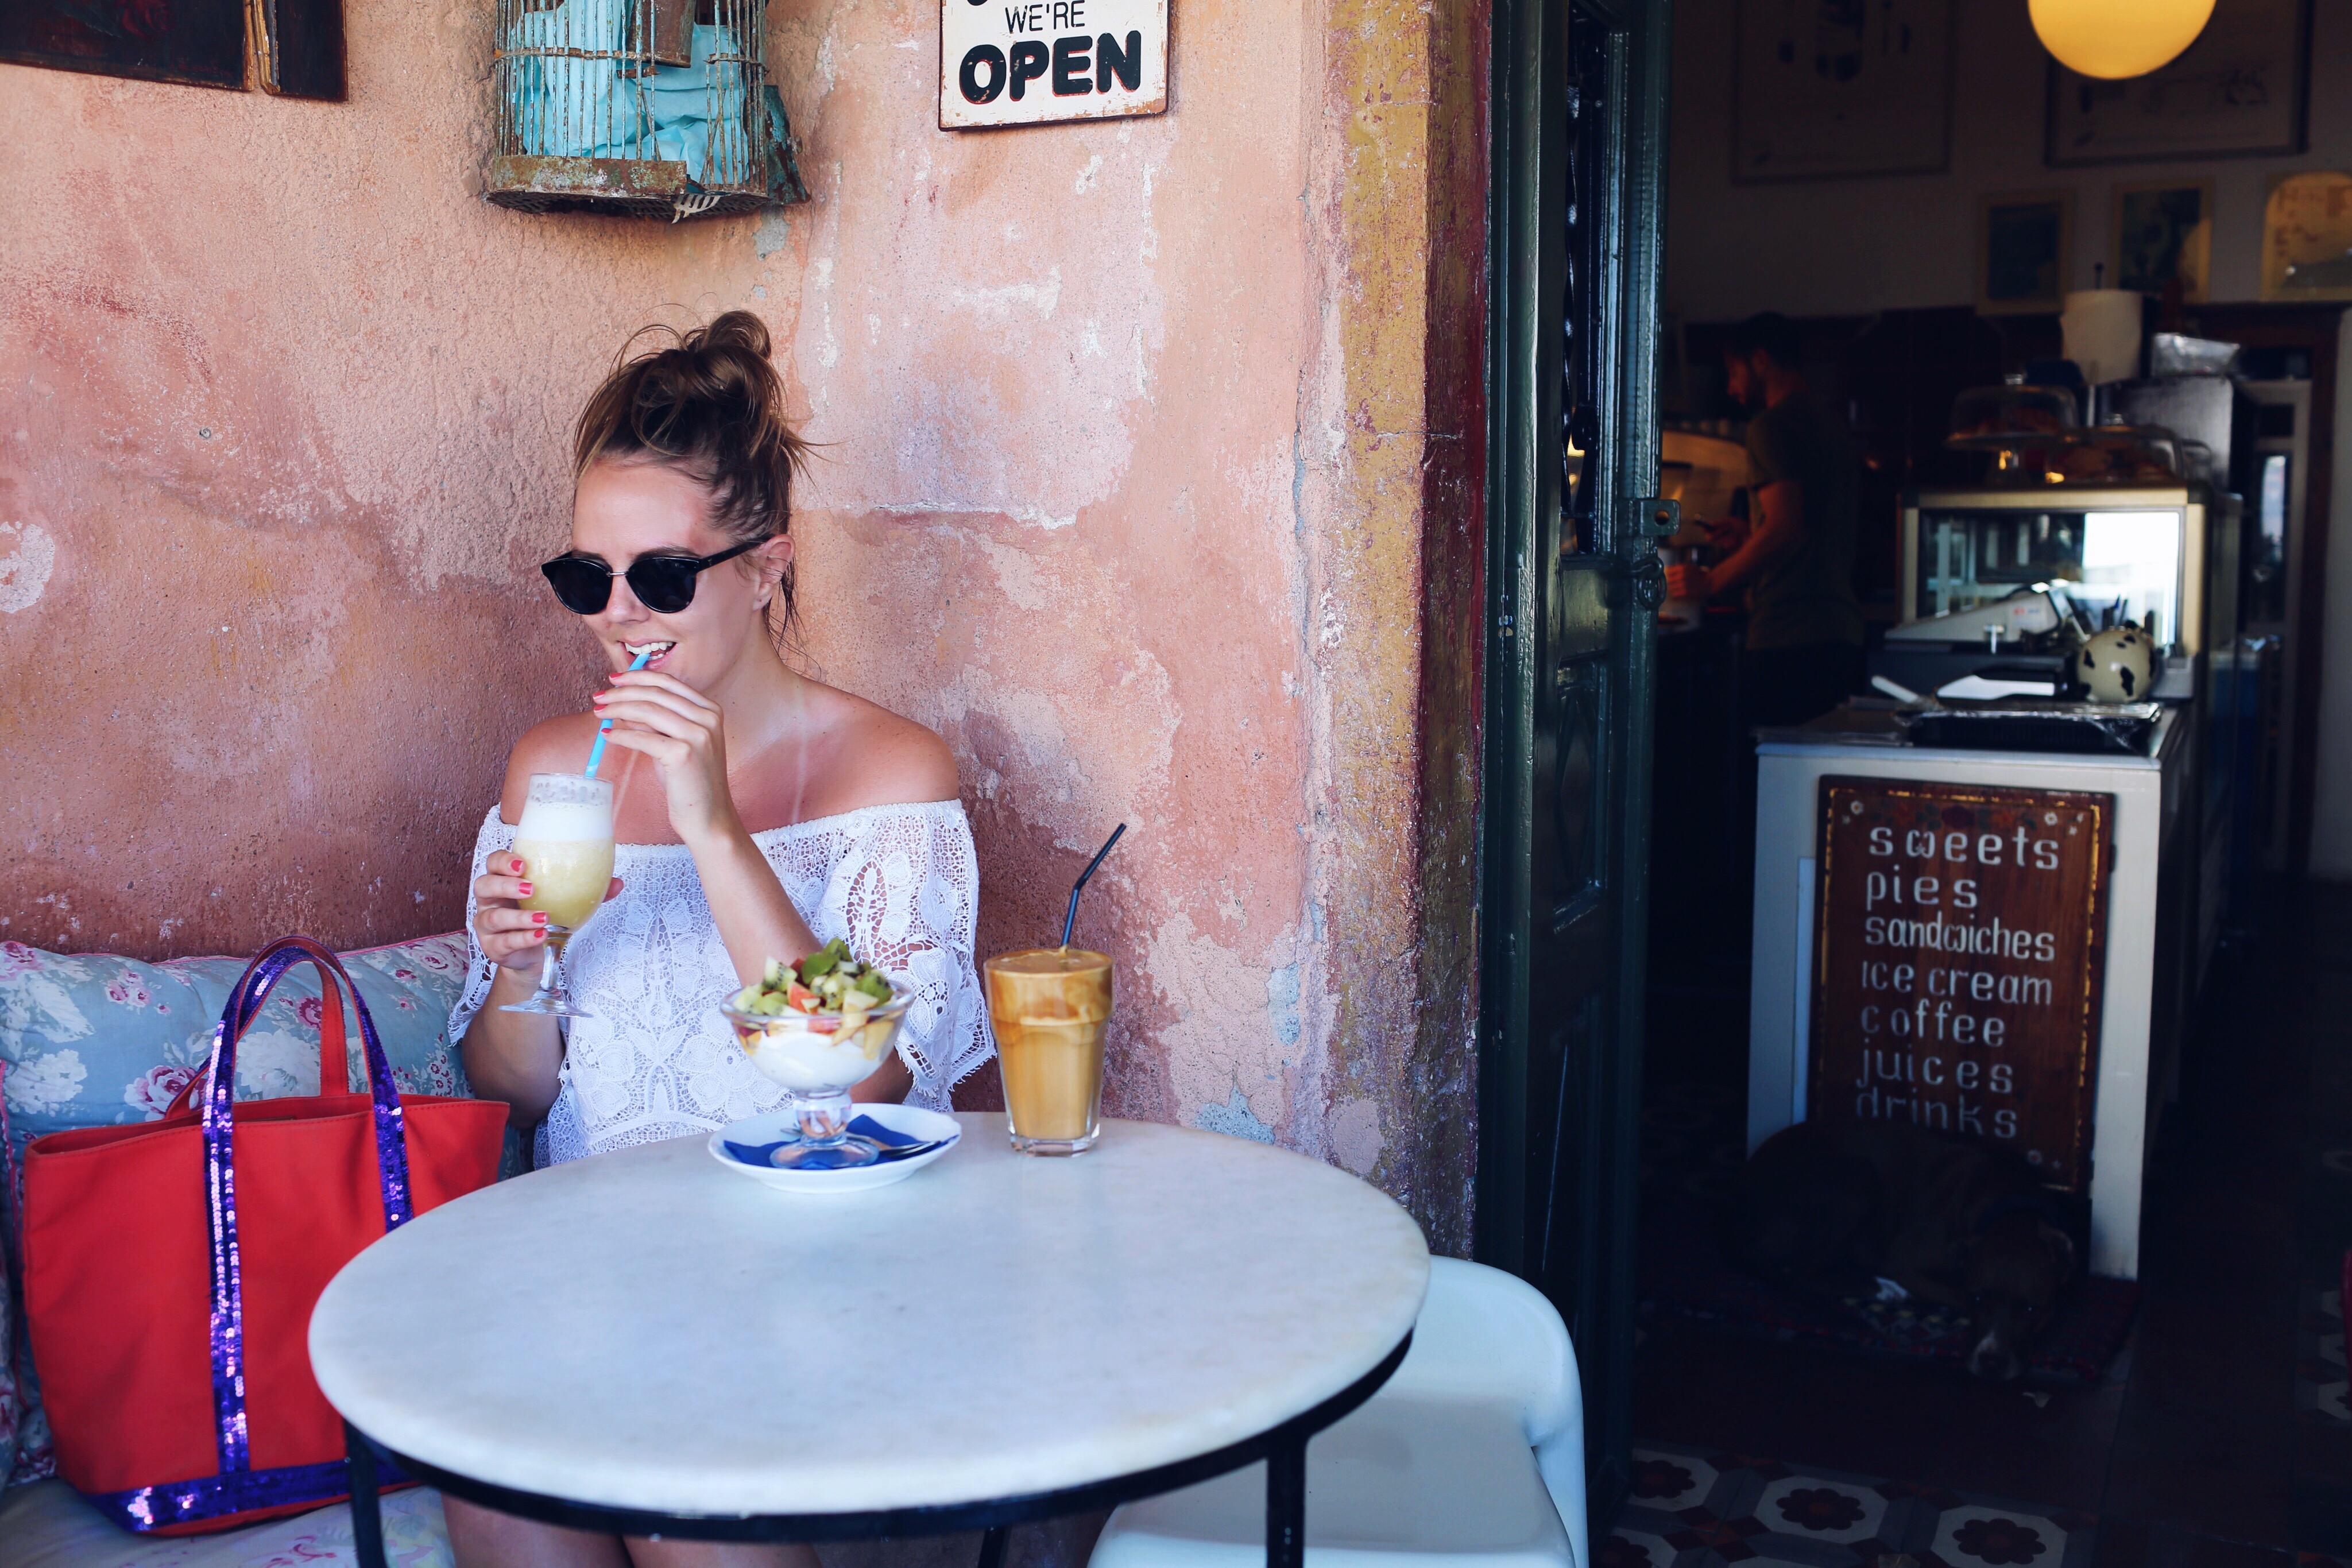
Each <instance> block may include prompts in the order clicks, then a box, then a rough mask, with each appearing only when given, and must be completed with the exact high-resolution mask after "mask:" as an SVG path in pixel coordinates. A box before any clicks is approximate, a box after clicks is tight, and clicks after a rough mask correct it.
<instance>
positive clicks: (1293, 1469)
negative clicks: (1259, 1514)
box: [1265, 1432, 1307, 1568]
mask: <svg viewBox="0 0 2352 1568" xmlns="http://www.w3.org/2000/svg"><path fill="white" fill-rule="evenodd" d="M1306 1562H1307V1434H1306V1433H1304V1432H1301V1433H1299V1434H1298V1436H1297V1439H1296V1440H1295V1441H1294V1440H1293V1439H1292V1438H1291V1437H1290V1435H1289V1434H1288V1433H1283V1434H1281V1435H1280V1436H1278V1437H1276V1439H1275V1444H1274V1449H1273V1451H1272V1452H1271V1453H1269V1454H1267V1455H1266V1457H1265V1568H1305V1564H1306Z"/></svg>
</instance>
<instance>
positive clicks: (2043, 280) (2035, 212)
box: [1977, 191, 2074, 316]
mask: <svg viewBox="0 0 2352 1568" xmlns="http://www.w3.org/2000/svg"><path fill="white" fill-rule="evenodd" d="M2072 277H2074V192H2072V191H2011V192H2005V193H1997V194H1994V195H1990V196H1986V197H1984V198H1983V199H1982V200H1981V201H1980V202H1979V203H1978V204H1977V314H1978V315H1979V316H2022V315H2028V314H2032V313H2035V312H2048V313H2052V314H2054V313H2056V312H2057V311H2060V310H2063V309H2064V308H2065V306H2066V287H2067V282H2068V280H2069V279H2070V278H2072Z"/></svg>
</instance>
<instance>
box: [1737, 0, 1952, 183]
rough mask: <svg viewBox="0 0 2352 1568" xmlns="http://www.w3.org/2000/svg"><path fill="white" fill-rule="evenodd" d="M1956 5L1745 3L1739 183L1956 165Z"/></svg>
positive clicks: (1740, 32) (1740, 37) (1841, 0)
mask: <svg viewBox="0 0 2352 1568" xmlns="http://www.w3.org/2000/svg"><path fill="white" fill-rule="evenodd" d="M1954 9H1955V7H1954V5H1953V0H1874V3H1873V4H1871V5H1854V4H1853V3H1852V0H1738V19H1737V23H1736V26H1735V32H1736V34H1737V37H1736V40H1735V43H1734V47H1733V64H1732V84H1731V99H1732V102H1731V178H1732V180H1733V182H1734V183H1740V184H1752V183H1763V182H1767V181H1774V180H1819V179H1838V178H1852V177H1855V176H1860V175H1868V174H1935V173H1941V172H1943V171H1944V170H1946V169H1948V168H1949V167H1950V166H1951V156H1952V53H1953V50H1952V26H1953V16H1954Z"/></svg>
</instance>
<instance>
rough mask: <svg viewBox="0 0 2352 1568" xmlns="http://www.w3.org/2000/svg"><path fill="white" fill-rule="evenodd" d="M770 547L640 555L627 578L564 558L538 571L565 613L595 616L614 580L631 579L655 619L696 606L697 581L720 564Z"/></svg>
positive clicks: (755, 543)
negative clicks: (713, 552)
mask: <svg viewBox="0 0 2352 1568" xmlns="http://www.w3.org/2000/svg"><path fill="white" fill-rule="evenodd" d="M767 542H768V541H767V540H765V539H753V540H752V541H751V543H750V544H747V545H737V546H736V547H735V548H734V549H723V550H720V551H719V553H718V554H717V555H706V556H691V555H641V556H639V557H638V558H637V559H635V560H633V561H631V562H630V563H629V570H626V571H624V572H615V571H614V570H613V569H612V568H611V567H609V566H606V565H605V564H604V562H603V561H601V560H593V559H589V558H588V557H586V556H579V555H560V556H557V557H556V558H555V559H553V560H545V561H541V562H540V563H539V570H541V571H542V572H545V573H546V574H547V586H548V587H550V588H551V589H553V590H555V597H556V598H558V599H561V600H562V601H563V608H565V609H566V610H569V611H570V612H572V613H573V614H574V615H593V614H595V613H596V612H598V611H600V610H602V609H604V606H605V605H607V604H609V603H611V602H612V601H613V579H614V578H615V577H625V578H627V579H628V580H629V591H630V592H631V593H634V594H635V595H636V596H637V602H638V603H640V604H642V605H644V606H645V607H646V609H648V610H650V611H652V612H654V613H655V614H656V615H675V614H677V612H679V611H681V610H683V609H685V608H686V607H687V606H688V605H689V604H691V603H693V602H694V580H695V579H696V578H698V577H699V576H700V575H702V573H704V572H706V571H708V570H710V569H711V568H712V567H714V566H717V565H718V564H719V562H720V561H722V560H733V559H735V558H736V557H737V556H739V555H741V554H742V553H743V552H744V551H745V550H751V549H759V548H760V547H761V545H763V544H765V543H767Z"/></svg>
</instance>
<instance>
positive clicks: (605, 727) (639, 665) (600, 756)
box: [588, 648, 654, 779]
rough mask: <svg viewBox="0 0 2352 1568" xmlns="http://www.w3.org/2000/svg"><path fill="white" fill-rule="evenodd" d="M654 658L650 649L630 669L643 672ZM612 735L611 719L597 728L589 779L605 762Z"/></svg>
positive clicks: (589, 767) (589, 755) (589, 756)
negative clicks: (607, 742)
mask: <svg viewBox="0 0 2352 1568" xmlns="http://www.w3.org/2000/svg"><path fill="white" fill-rule="evenodd" d="M653 656H654V651H653V650H652V649H651V648H648V649H646V651H645V652H644V653H640V654H638V655H637V662H636V663H635V664H631V665H630V666H629V668H630V669H632V670H642V669H644V668H645V667H646V660H647V659H650V658H652V657H653ZM612 733H613V721H612V720H611V719H609V718H608V719H606V720H605V721H604V723H602V724H600V725H598V726H597V727H596V744H595V745H593V746H592V747H589V748H588V777H589V778H591V779H593V778H595V777H596V765H597V764H598V763H600V762H602V761H604V737H606V736H608V735H610V734H612Z"/></svg>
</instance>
